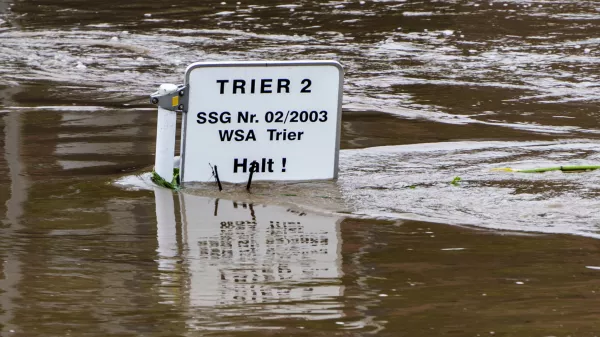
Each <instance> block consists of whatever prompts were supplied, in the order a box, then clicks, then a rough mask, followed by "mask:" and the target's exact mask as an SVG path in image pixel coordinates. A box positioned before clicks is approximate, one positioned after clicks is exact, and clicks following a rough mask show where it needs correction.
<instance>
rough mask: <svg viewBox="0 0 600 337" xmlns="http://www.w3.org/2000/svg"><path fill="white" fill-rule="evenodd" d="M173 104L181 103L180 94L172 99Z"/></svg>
mask: <svg viewBox="0 0 600 337" xmlns="http://www.w3.org/2000/svg"><path fill="white" fill-rule="evenodd" d="M171 105H172V106H178V105H179V96H174V97H173V98H172V99H171Z"/></svg>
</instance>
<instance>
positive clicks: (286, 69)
mask: <svg viewBox="0 0 600 337" xmlns="http://www.w3.org/2000/svg"><path fill="white" fill-rule="evenodd" d="M342 82H343V70H342V67H341V65H340V64H339V63H337V62H334V61H289V62H229V63H218V62H213V63H194V64H192V65H190V66H189V67H188V68H187V70H186V84H187V85H189V102H188V112H187V115H186V116H185V118H184V121H183V135H182V163H181V182H182V183H185V182H194V181H196V182H211V181H214V177H213V170H212V167H215V166H216V167H217V171H218V175H219V178H220V180H221V181H226V182H233V183H240V182H246V181H248V178H249V175H250V172H251V171H252V172H253V177H252V179H253V180H319V179H333V178H336V177H337V167H338V154H339V142H340V120H341V98H342Z"/></svg>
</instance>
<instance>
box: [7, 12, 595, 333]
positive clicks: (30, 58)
mask: <svg viewBox="0 0 600 337" xmlns="http://www.w3.org/2000/svg"><path fill="white" fill-rule="evenodd" d="M599 20H600V4H599V3H598V2H596V1H560V0H557V1H554V0H553V1H547V0H545V1H521V0H506V1H452V0H439V1H412V0H404V1H392V0H390V1H384V0H380V1H366V0H365V1H292V2H289V3H285V4H282V3H277V2H273V1H268V0H262V1H257V2H252V3H247V2H244V1H240V2H236V1H203V2H197V1H180V2H177V3H169V2H158V1H138V0H132V1H127V2H122V1H113V0H107V1H84V0H67V1H58V0H46V1H32V0H0V130H2V131H1V135H2V137H0V148H2V149H3V151H2V152H3V156H2V158H0V205H1V206H0V214H2V215H1V216H0V219H1V220H2V221H1V222H0V336H19V337H20V336H24V337H25V336H107V335H109V336H205V335H215V336H229V335H240V336H255V335H257V334H261V335H278V336H279V335H280V336H289V335H298V336H304V335H306V336H315V335H317V336H318V335H341V336H345V335H349V336H354V335H357V336H362V335H366V334H373V335H381V336H438V335H449V336H478V335H479V336H484V335H486V336H490V335H494V336H568V335H570V336H595V335H596V334H597V333H598V331H600V326H599V325H598V322H597V317H598V314H599V312H598V304H599V303H600V297H599V295H600V285H599V283H598V278H599V277H600V242H599V241H598V238H600V215H599V212H598V209H600V199H599V198H598V197H599V196H600V183H599V181H600V172H597V171H589V172H580V173H563V172H561V171H553V172H548V173H544V174H525V173H519V172H509V171H506V170H498V169H501V168H513V169H529V168H539V167H553V166H566V165H600V154H599V153H598V148H600V133H599V128H598V118H599V116H600V114H599V112H598V103H599V97H600V85H599V84H598V83H600V82H599V80H600V67H599V66H600V64H599V63H600V57H599V56H600V47H599V42H600V38H599V37H598V36H600V28H599V27H600V26H599V25H598V22H599ZM306 59H320V60H336V61H339V62H340V63H341V64H342V65H343V66H344V69H345V81H344V99H343V117H342V134H341V152H340V168H339V179H337V181H335V182H317V183H264V182H261V183H256V184H254V186H253V189H252V193H248V192H246V191H245V190H244V186H241V185H226V186H225V189H224V191H223V192H219V191H218V190H217V189H216V186H214V185H212V184H199V185H193V186H188V187H186V188H185V189H183V190H181V191H179V192H172V191H169V190H165V189H161V188H157V187H154V186H152V185H151V184H150V183H149V181H148V172H149V171H150V170H151V168H152V164H153V162H154V146H155V134H156V110H155V107H154V106H152V105H151V104H149V102H148V101H149V99H148V96H149V94H150V93H152V92H154V91H155V90H156V89H157V88H158V86H159V85H160V84H161V83H176V84H177V83H182V82H183V74H184V71H185V68H186V66H187V65H188V64H190V63H193V62H197V61H228V60H306Z"/></svg>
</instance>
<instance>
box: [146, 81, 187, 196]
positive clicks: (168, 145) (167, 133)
mask: <svg viewBox="0 0 600 337" xmlns="http://www.w3.org/2000/svg"><path fill="white" fill-rule="evenodd" d="M185 96H186V90H185V86H183V85H179V86H177V85H175V84H163V85H161V86H160V88H159V89H158V91H157V92H155V93H153V94H152V95H150V97H151V102H152V104H156V105H158V118H157V122H156V152H155V157H154V172H155V173H156V174H157V175H158V176H159V177H160V179H162V181H161V182H162V184H161V185H166V187H172V188H173V187H176V186H175V185H177V182H176V181H175V180H176V179H174V177H175V171H174V169H175V167H173V166H174V157H175V134H176V131H177V112H178V111H183V110H184V108H185V103H184V102H183V100H181V101H180V97H185ZM177 169H179V168H177ZM155 182H156V181H155Z"/></svg>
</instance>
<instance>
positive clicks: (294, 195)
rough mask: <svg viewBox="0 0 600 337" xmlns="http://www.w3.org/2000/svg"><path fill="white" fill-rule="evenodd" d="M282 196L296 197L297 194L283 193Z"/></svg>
mask: <svg viewBox="0 0 600 337" xmlns="http://www.w3.org/2000/svg"><path fill="white" fill-rule="evenodd" d="M282 195H283V196H284V197H297V196H298V195H297V194H292V193H284V194H282Z"/></svg>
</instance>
